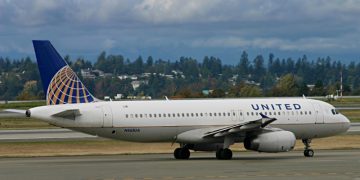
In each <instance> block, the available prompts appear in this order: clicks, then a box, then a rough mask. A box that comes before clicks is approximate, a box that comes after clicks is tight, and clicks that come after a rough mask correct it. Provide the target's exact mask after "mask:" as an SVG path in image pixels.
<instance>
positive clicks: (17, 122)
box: [0, 117, 57, 129]
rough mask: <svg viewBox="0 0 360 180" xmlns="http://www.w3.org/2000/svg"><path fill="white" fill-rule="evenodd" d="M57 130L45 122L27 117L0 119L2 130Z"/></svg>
mask: <svg viewBox="0 0 360 180" xmlns="http://www.w3.org/2000/svg"><path fill="white" fill-rule="evenodd" d="M48 128H57V127H55V126H52V125H50V124H48V123H46V122H44V121H40V120H37V119H33V118H25V117H8V118H0V129H48Z"/></svg>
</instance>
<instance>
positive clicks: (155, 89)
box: [0, 51, 360, 100]
mask: <svg viewBox="0 0 360 180" xmlns="http://www.w3.org/2000/svg"><path fill="white" fill-rule="evenodd" d="M64 59H65V60H66V61H67V63H68V64H69V65H70V66H71V67H72V68H73V70H74V71H75V72H76V73H77V74H78V75H79V77H80V78H81V79H82V81H83V82H84V84H85V85H86V86H87V87H88V89H89V90H90V92H92V93H93V94H94V95H95V96H96V97H98V98H102V97H103V96H106V95H108V96H114V95H116V94H117V93H121V94H123V95H125V96H127V95H135V96H136V95H141V96H142V95H147V96H152V97H153V98H162V97H163V96H168V97H173V98H197V97H200V98H205V97H255V96H276V97H278V96H302V95H307V96H325V95H327V94H335V93H336V91H337V90H339V89H340V77H341V76H342V78H343V93H344V94H345V95H360V62H357V63H356V62H350V63H348V64H345V63H342V62H341V61H337V60H333V59H331V58H330V57H325V58H317V59H314V60H309V59H308V58H307V56H306V55H304V56H302V57H300V58H297V59H293V58H278V57H276V56H275V55H274V54H272V53H271V54H269V55H268V56H267V57H264V56H263V55H258V56H256V57H255V58H253V59H250V58H249V55H248V53H247V52H246V51H243V52H242V54H241V56H240V58H239V61H238V63H236V64H235V65H229V64H223V63H222V60H221V59H220V58H217V57H213V56H205V57H204V58H203V59H202V60H201V61H199V60H197V59H194V58H192V57H180V58H179V59H176V60H163V59H156V60H155V59H154V58H153V57H151V56H149V57H147V58H145V59H143V58H142V57H141V56H139V57H138V58H136V59H134V60H130V59H128V58H125V57H124V56H122V55H112V54H109V55H107V54H106V52H101V53H100V55H99V56H98V58H97V59H96V61H95V62H94V63H92V62H90V61H89V60H85V59H84V58H77V59H71V57H70V56H68V55H67V56H65V57H64ZM81 69H89V70H91V69H92V70H94V69H97V70H101V71H103V72H104V73H107V74H108V76H96V78H95V79H87V78H83V77H81V73H80V72H81ZM144 73H146V74H148V76H147V77H143V76H141V75H142V74H144ZM109 74H110V75H109ZM124 74H127V75H136V76H138V77H139V80H141V82H144V83H141V84H140V86H139V87H138V88H136V89H134V88H133V86H132V84H131V83H132V81H133V80H131V79H119V78H117V77H118V76H119V75H124ZM165 75H168V76H165ZM203 90H210V91H209V92H210V93H208V94H207V93H205V94H204V93H203ZM43 98H44V92H43V91H42V86H41V81H40V76H39V72H38V69H37V65H36V63H35V61H33V60H31V58H29V57H26V58H21V59H10V58H2V57H0V99H1V100H13V99H43Z"/></svg>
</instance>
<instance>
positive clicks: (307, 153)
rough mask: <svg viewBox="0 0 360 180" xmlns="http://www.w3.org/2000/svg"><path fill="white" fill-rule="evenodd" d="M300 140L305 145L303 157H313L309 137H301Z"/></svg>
mask: <svg viewBox="0 0 360 180" xmlns="http://www.w3.org/2000/svg"><path fill="white" fill-rule="evenodd" d="M302 142H303V143H304V145H305V150H304V156H305V157H313V156H314V150H312V149H311V148H310V143H311V139H303V140H302Z"/></svg>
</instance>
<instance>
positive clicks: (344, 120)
mask: <svg viewBox="0 0 360 180" xmlns="http://www.w3.org/2000/svg"><path fill="white" fill-rule="evenodd" d="M341 116H342V117H341V122H342V124H343V127H344V132H346V131H347V130H348V129H349V128H350V125H351V123H350V120H349V119H348V118H347V117H346V116H344V115H341Z"/></svg>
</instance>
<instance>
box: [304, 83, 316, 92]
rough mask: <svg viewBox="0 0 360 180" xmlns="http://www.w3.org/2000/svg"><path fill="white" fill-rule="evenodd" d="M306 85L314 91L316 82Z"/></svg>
mask: <svg viewBox="0 0 360 180" xmlns="http://www.w3.org/2000/svg"><path fill="white" fill-rule="evenodd" d="M306 86H307V87H308V88H309V90H310V91H312V90H313V89H314V87H315V84H307V85H306Z"/></svg>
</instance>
